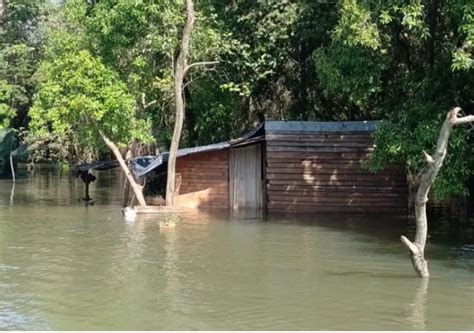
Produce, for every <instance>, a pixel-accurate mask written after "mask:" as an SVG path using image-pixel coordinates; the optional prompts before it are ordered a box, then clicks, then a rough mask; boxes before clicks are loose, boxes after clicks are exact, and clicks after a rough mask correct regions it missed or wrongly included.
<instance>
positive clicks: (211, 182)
mask: <svg viewBox="0 0 474 333" xmlns="http://www.w3.org/2000/svg"><path fill="white" fill-rule="evenodd" d="M176 173H180V174H181V177H182V183H181V187H180V189H179V195H178V198H177V204H178V206H181V207H223V208H228V207H229V150H228V149H224V150H216V151H211V152H203V153H197V154H192V155H188V156H183V157H179V158H178V159H177V161H176Z"/></svg>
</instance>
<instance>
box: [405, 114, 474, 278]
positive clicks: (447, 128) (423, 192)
mask: <svg viewBox="0 0 474 333" xmlns="http://www.w3.org/2000/svg"><path fill="white" fill-rule="evenodd" d="M460 111H461V108H459V107H456V108H453V109H452V110H451V111H449V112H448V114H447V116H446V119H445V120H444V122H443V125H442V127H441V130H440V133H439V138H438V143H437V144H436V150H435V153H434V154H433V155H432V156H431V155H429V154H428V153H427V152H425V151H423V153H424V156H425V162H426V164H427V166H426V167H425V169H424V170H423V171H422V172H421V173H420V174H419V176H418V182H419V185H418V190H417V192H416V199H415V218H416V235H415V241H414V242H411V241H410V240H408V238H407V237H405V236H402V237H401V240H402V242H403V243H404V244H405V245H406V246H407V247H408V249H409V250H410V254H411V261H412V264H413V268H414V269H415V271H416V272H417V273H418V275H419V276H420V277H423V278H426V277H429V276H430V273H429V270H428V262H427V261H426V260H425V255H424V251H425V244H426V238H427V235H428V221H427V218H426V203H427V202H428V193H429V191H430V187H431V185H432V184H433V182H434V181H435V179H436V176H437V174H438V172H439V170H440V169H441V166H442V165H443V162H444V159H445V157H446V154H447V150H448V142H449V137H450V135H451V132H452V130H453V127H454V126H457V125H461V124H466V123H470V122H471V123H472V122H474V115H471V116H465V117H459V114H460Z"/></svg>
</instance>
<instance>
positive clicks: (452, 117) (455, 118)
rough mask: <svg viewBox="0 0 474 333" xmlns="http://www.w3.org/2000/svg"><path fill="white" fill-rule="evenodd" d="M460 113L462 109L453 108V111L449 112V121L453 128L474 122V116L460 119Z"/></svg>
mask: <svg viewBox="0 0 474 333" xmlns="http://www.w3.org/2000/svg"><path fill="white" fill-rule="evenodd" d="M460 113H461V108H460V107H455V108H452V109H451V111H449V112H448V116H447V120H448V122H449V123H450V124H451V125H452V126H454V125H461V124H467V123H473V122H474V115H469V116H464V117H459V114H460Z"/></svg>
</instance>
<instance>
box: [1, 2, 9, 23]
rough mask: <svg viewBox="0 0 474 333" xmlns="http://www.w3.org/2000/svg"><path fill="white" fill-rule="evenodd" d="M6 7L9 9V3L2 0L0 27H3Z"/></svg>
mask: <svg viewBox="0 0 474 333" xmlns="http://www.w3.org/2000/svg"><path fill="white" fill-rule="evenodd" d="M6 7H7V1H6V0H0V26H2V25H3V17H4V16H5V10H6Z"/></svg>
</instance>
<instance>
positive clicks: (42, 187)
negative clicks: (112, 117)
mask: <svg viewBox="0 0 474 333" xmlns="http://www.w3.org/2000/svg"><path fill="white" fill-rule="evenodd" d="M121 184H122V183H121V182H120V181H117V179H116V177H115V175H114V174H113V173H104V174H101V175H100V177H99V178H98V180H97V182H95V183H93V184H92V185H91V196H92V197H93V198H95V199H96V204H95V206H91V207H85V206H83V205H81V204H80V203H79V202H78V201H77V200H78V199H79V198H80V197H82V196H83V185H82V184H81V183H80V182H77V181H76V180H75V179H74V178H70V177H69V176H68V174H67V173H64V172H59V171H54V170H51V171H48V172H37V173H36V174H35V175H34V176H33V177H30V178H28V179H25V180H22V181H19V182H17V184H16V187H15V194H14V200H13V205H11V201H10V195H11V183H10V182H8V181H2V182H1V183H0V329H52V330H84V329H104V330H108V329H111V330H112V329H116V330H119V329H120V330H122V329H123V330H128V329H130V330H133V329H135V330H148V329H155V330H160V329H182V330H192V329H208V330H214V329H215V330H226V329H230V330H233V329H256V330H266V329H270V330H282V329H296V330H300V329H309V330H320V329H328V330H329V329H331V330H332V329H340V330H344V329H358V330H376V329H386V330H401V329H403V330H411V329H417V330H421V329H438V330H444V329H454V330H459V329H464V330H471V329H474V321H473V314H474V281H473V276H474V275H473V273H474V265H473V260H474V255H472V253H474V252H469V251H468V250H466V249H470V244H457V245H456V244H455V245H453V244H449V245H446V244H444V243H430V244H428V248H427V256H428V257H429V258H430V268H431V271H432V275H433V277H432V278H431V279H430V280H429V285H428V280H420V279H418V278H416V277H415V274H414V272H413V271H412V268H411V263H410V262H409V259H408V254H407V253H406V251H405V250H404V247H403V245H401V244H400V242H399V235H400V234H401V233H404V232H406V230H405V225H406V223H405V220H404V219H398V220H397V219H388V218H384V217H382V216H376V217H371V218H368V217H355V216H337V217H335V216H325V215H314V216H306V217H298V218H296V217H284V216H270V217H268V218H266V219H262V218H250V217H249V216H248V215H245V214H241V213H239V214H237V215H233V216H231V215H230V214H228V213H227V212H223V211H219V212H202V213H199V214H197V213H193V214H191V213H189V214H185V215H183V216H182V221H181V223H179V224H178V225H177V226H176V228H175V229H166V228H162V227H160V224H162V223H161V221H160V220H161V219H164V218H166V217H157V216H139V217H138V218H137V219H136V220H135V221H133V222H130V221H125V220H124V219H123V217H122V216H121V214H120V209H119V208H120V205H121V197H120V194H121Z"/></svg>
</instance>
